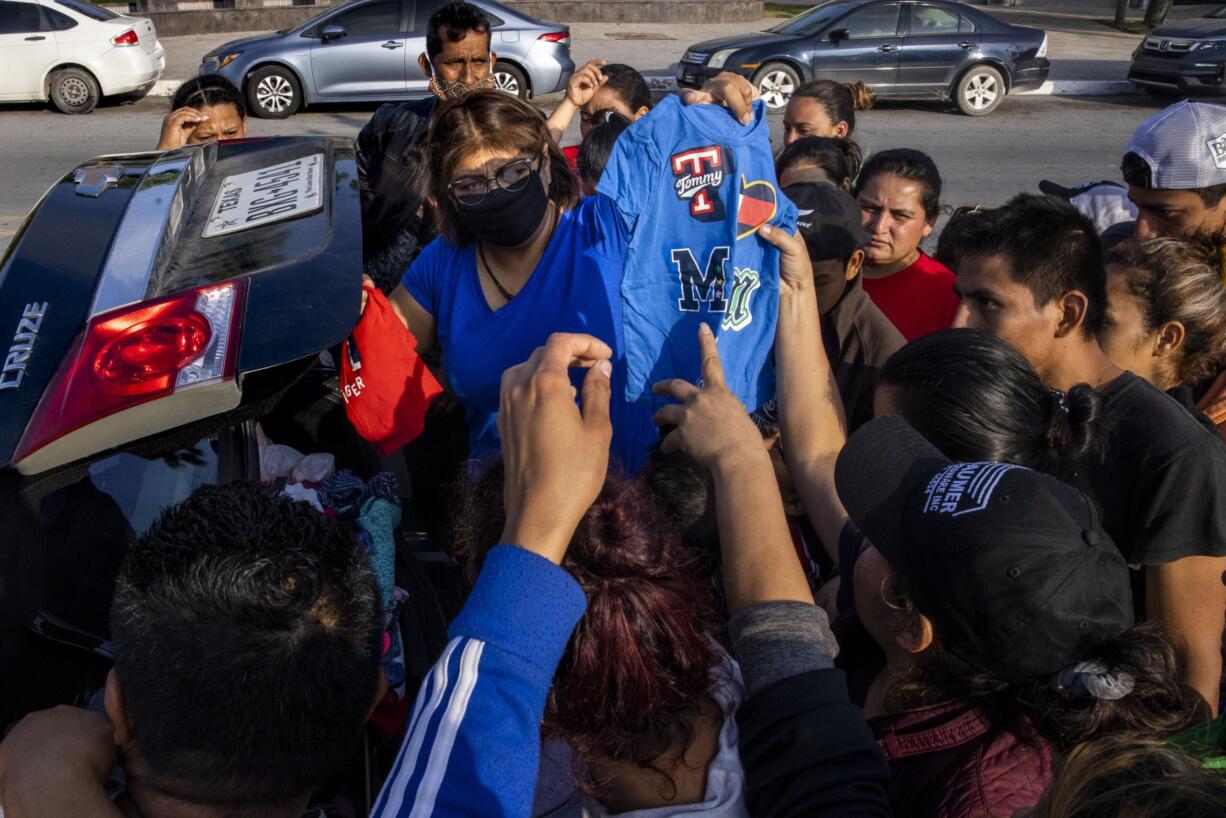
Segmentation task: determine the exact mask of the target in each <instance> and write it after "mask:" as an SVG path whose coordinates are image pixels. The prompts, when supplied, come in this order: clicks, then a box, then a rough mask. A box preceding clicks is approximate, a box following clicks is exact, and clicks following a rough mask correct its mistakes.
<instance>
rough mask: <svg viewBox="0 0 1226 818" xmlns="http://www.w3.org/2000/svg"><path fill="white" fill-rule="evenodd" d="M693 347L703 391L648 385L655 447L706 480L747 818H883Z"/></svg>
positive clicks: (750, 460) (816, 616)
mask: <svg viewBox="0 0 1226 818" xmlns="http://www.w3.org/2000/svg"><path fill="white" fill-rule="evenodd" d="M772 232H779V233H782V231H777V230H776V231H772ZM806 261H807V259H806ZM813 303H814V310H816V301H814V302H813ZM699 345H700V346H701V348H702V376H703V387H702V388H701V389H699V388H697V387H695V386H693V385H691V384H688V383H686V382H684V381H677V380H673V381H666V382H664V383H661V384H657V386H656V391H657V392H658V393H661V394H666V395H670V396H672V397H674V398H676V399H677V400H679V401H681V403H680V404H673V405H670V406H666V407H664V408H663V409H661V410H660V412H659V413H657V415H656V420H657V423H659V424H661V425H665V424H668V425H675V426H676V427H677V428H676V429H675V430H674V431H673V432H671V433H670V434H669V436H668V437H667V438H665V440H664V443H663V448H664V449H665V450H671V449H674V448H682V449H684V450H685V451H686V452H688V453H689V454H690V455H691V456H692V457H694V458H695V459H696V460H698V462H699V463H701V464H703V465H705V466H706V467H707V468H709V469H710V470H711V472H712V475H713V477H714V480H715V502H716V508H717V509H718V517H719V535H720V536H719V539H720V550H721V553H722V556H723V564H724V587H725V591H726V593H727V597H728V608H729V610H730V612H731V613H732V614H733V616H732V622H731V625H730V631H731V634H732V648H733V654H734V655H735V656H736V658H737V660H738V661H739V662H740V663H741V669H742V671H743V672H744V675H745V683H746V688H747V698H746V700H745V702H744V703H743V704H742V705H741V708H740V710H739V711H738V713H737V724H738V726H739V727H740V730H741V738H740V748H739V749H740V755H741V761H742V764H743V765H744V768H745V778H746V783H747V789H748V797H747V800H748V805H749V810H750V813H751V814H752V815H755V816H771V818H775V817H776V816H778V817H779V818H785V817H786V818H792V817H793V816H797V817H798V816H809V815H839V816H876V817H877V818H884V816H888V815H889V806H888V804H887V802H886V795H885V786H886V782H887V781H888V778H889V776H888V773H887V770H886V764H885V759H884V757H883V756H882V754H881V750H880V749H879V748H878V747H877V743H876V742H875V741H874V740H873V735H872V733H871V732H870V731H869V729H868V726H867V725H866V724H865V722H864V716H863V714H862V713H861V712H860V710H859V708H857V707H855V706H854V705H852V704H851V702H850V701H849V699H848V696H847V684H846V681H845V680H844V678H843V674H842V672H841V671H839V670H835V669H834V655H835V653H836V652H837V647H836V645H835V642H834V636H833V635H832V634H831V632H830V628H829V625H828V624H827V621H826V615H825V613H823V612H822V611H821V609H819V608H817V607H815V606H814V605H813V597H812V596H811V595H810V594H809V587H808V584H807V583H806V581H805V577H804V572H803V571H802V570H801V567H800V562H799V561H798V560H797V559H796V553H795V551H794V550H793V549H792V545H791V541H790V538H789V536H788V531H787V522H786V520H785V518H784V514H783V503H782V501H781V499H780V497H779V489H778V486H777V484H776V482H775V478H774V474H773V472H772V470H771V466H770V461H769V459H768V457H767V454H766V452H765V450H764V448H763V446H762V441H761V436H760V435H759V433H758V430H757V428H756V427H755V426H754V425H753V422H752V421H750V420H749V418H748V416H747V415H746V414H745V409H744V407H743V406H741V404H740V402H739V401H738V400H737V399H736V397H735V396H733V395H732V393H731V392H729V391H728V388H727V386H725V384H724V377H723V369H722V366H721V364H720V360H719V353H718V351H717V350H716V344H715V338H714V337H713V336H712V335H711V332H710V330H709V329H707V327H706V326H705V325H704V326H703V328H702V332H701V333H700V336H699Z"/></svg>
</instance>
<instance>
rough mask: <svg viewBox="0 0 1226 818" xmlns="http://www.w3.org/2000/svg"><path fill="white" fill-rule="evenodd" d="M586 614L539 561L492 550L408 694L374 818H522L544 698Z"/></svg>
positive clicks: (536, 759) (572, 587) (528, 804)
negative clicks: (413, 694)
mask: <svg viewBox="0 0 1226 818" xmlns="http://www.w3.org/2000/svg"><path fill="white" fill-rule="evenodd" d="M586 607H587V599H586V598H585V597H584V595H583V591H582V590H581V589H580V588H579V584H578V583H577V582H575V580H574V579H573V578H572V577H571V576H570V574H568V573H567V572H566V571H564V570H563V569H561V568H559V567H558V566H556V565H554V564H553V563H551V562H549V561H548V560H546V559H544V558H543V557H539V556H537V555H535V554H533V553H531V552H529V551H525V550H524V549H522V548H518V547H516V546H511V545H500V546H498V547H497V548H495V549H494V550H493V551H491V552H490V553H489V556H488V557H487V558H486V560H485V564H484V566H483V567H482V569H481V575H480V576H479V577H478V579H477V583H476V585H475V586H474V587H473V590H472V594H471V595H470V596H469V597H468V601H467V602H466V603H465V605H464V609H463V610H462V611H461V612H460V615H459V616H458V617H457V618H456V620H455V622H453V623H452V625H451V630H450V635H451V642H450V643H449V644H448V645H447V649H446V650H445V651H444V652H443V655H442V657H441V658H440V659H439V660H438V662H437V663H436V664H435V665H434V669H433V670H432V671H431V672H430V674H429V676H428V677H427V679H426V681H425V683H424V684H423V685H422V688H421V690H420V691H419V692H418V694H417V701H416V702H415V703H414V705H413V716H412V718H411V719H410V721H409V728H408V732H407V733H406V734H405V739H404V745H403V746H402V747H401V748H400V755H399V756H398V757H397V759H396V764H395V766H394V767H393V768H392V774H391V775H390V776H389V777H388V780H387V783H385V784H384V785H383V791H382V792H381V793H379V800H378V801H377V802H375V809H374V812H373V813H372V816H373V818H424V816H428V815H436V816H443V815H463V816H474V815H480V816H527V815H529V814H530V813H531V811H532V796H533V791H534V790H535V788H536V778H537V768H538V766H539V764H540V744H541V732H540V730H541V718H542V716H543V715H544V712H545V697H546V695H547V694H548V693H549V687H550V685H551V684H552V682H553V674H554V671H555V670H556V669H557V666H558V662H559V661H560V660H561V658H562V653H563V651H565V649H566V643H567V642H568V641H569V640H570V635H571V632H572V631H573V630H574V629H575V625H576V624H578V622H579V619H580V618H581V617H582V616H583V612H584V610H585V609H586Z"/></svg>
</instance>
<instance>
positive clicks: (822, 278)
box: [810, 250, 864, 315]
mask: <svg viewBox="0 0 1226 818" xmlns="http://www.w3.org/2000/svg"><path fill="white" fill-rule="evenodd" d="M810 260H811V261H812V259H810ZM812 263H813V286H814V289H816V290H817V311H818V312H819V313H821V314H822V315H825V314H826V313H828V312H830V311H831V310H832V309H834V305H835V304H837V303H839V299H840V298H842V297H843V290H844V289H846V287H847V282H848V281H851V280H852V279H853V278H855V277H856V276H857V275H859V274H860V267H861V265H862V264H863V263H864V251H863V250H856V251H855V252H854V253H852V254H851V258H849V259H847V261H843V260H842V259H837V258H834V259H824V260H822V261H812Z"/></svg>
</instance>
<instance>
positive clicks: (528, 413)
mask: <svg viewBox="0 0 1226 818" xmlns="http://www.w3.org/2000/svg"><path fill="white" fill-rule="evenodd" d="M612 357H613V350H612V349H610V348H609V346H608V344H606V343H604V342H603V341H601V340H599V339H597V338H593V337H592V336H590V335H578V334H569V333H554V334H553V335H551V336H549V340H548V341H547V342H546V344H545V346H543V347H540V348H539V349H537V350H536V351H535V352H533V353H532V357H531V358H529V359H528V360H527V362H525V363H522V364H520V365H519V366H514V367H511V368H510V369H508V370H507V371H506V372H504V373H503V375H502V389H501V392H502V394H501V401H502V404H501V408H500V409H499V411H498V433H499V434H500V435H501V437H502V460H503V464H504V466H505V469H506V484H505V488H504V492H503V502H504V504H505V507H506V515H507V518H506V528H505V529H504V530H503V535H502V541H503V542H504V543H510V544H514V545H518V546H520V547H522V548H524V549H526V550H528V551H532V552H534V553H536V554H539V555H540V556H542V557H544V558H546V559H548V560H550V561H552V562H554V563H561V562H562V558H563V557H564V556H565V555H566V548H567V546H568V545H569V544H570V539H571V537H572V536H573V535H574V533H575V529H576V528H577V527H578V525H579V521H580V520H581V519H583V515H584V514H586V513H587V510H588V508H590V507H591V505H592V503H593V502H594V501H595V500H596V497H597V495H599V494H600V489H601V487H602V486H603V485H604V481H605V474H606V473H607V471H608V468H609V441H610V439H611V438H612V436H613V426H612V424H611V423H610V421H609V397H610V394H611V391H612V387H611V385H610V382H609V377H610V374H611V373H612V371H613V370H612V365H611V363H610V360H611V359H612ZM571 367H586V368H587V370H588V373H587V376H586V377H585V378H584V379H583V392H582V395H581V396H580V397H581V400H582V404H583V409H582V411H580V409H579V407H578V406H576V405H575V397H576V392H575V388H574V387H573V386H572V385H571V382H570V374H569V369H570V368H571Z"/></svg>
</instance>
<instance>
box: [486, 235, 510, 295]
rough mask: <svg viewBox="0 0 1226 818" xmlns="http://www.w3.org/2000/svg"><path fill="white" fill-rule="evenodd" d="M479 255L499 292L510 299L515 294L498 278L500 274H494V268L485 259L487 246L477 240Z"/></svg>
mask: <svg viewBox="0 0 1226 818" xmlns="http://www.w3.org/2000/svg"><path fill="white" fill-rule="evenodd" d="M477 256H478V257H479V258H480V259H481V266H482V267H484V268H485V274H486V275H488V276H489V277H490V281H492V282H494V286H495V287H497V288H498V292H499V294H501V295H502V297H503V298H505V299H506V300H507V301H510V300H511V299H512V298H514V297H515V296H514V295H512V294H511V292H510V291H509V290H508V289H507V288H506V287H504V286H502V282H501V281H499V280H498V276H496V275H494V268H493V267H491V266H490V263H489V262H488V261H486V259H485V248H484V247H482V246H481V242H477Z"/></svg>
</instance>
